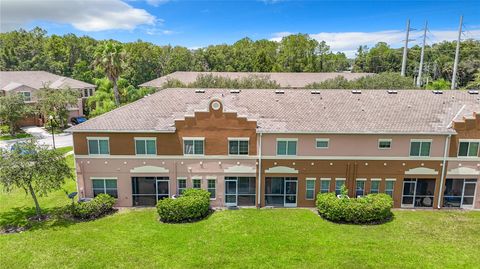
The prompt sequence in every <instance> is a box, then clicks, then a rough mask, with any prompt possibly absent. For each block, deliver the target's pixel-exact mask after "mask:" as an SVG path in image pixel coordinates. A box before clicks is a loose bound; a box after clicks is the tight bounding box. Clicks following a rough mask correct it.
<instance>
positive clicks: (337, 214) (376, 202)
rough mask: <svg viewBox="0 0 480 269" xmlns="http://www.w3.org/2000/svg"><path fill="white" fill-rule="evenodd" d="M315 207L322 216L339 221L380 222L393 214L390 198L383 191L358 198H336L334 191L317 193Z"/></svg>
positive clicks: (357, 222)
mask: <svg viewBox="0 0 480 269" xmlns="http://www.w3.org/2000/svg"><path fill="white" fill-rule="evenodd" d="M316 204H317V209H318V213H319V214H320V216H322V217H323V218H325V219H327V220H330V221H333V222H340V223H356V224H366V223H382V222H385V221H388V220H389V219H391V217H392V216H393V214H392V212H391V208H392V206H393V200H392V198H391V197H390V196H389V195H387V194H383V193H379V194H369V195H367V196H364V197H360V198H348V197H342V198H337V196H336V195H335V193H324V194H319V195H318V197H317V203H316Z"/></svg>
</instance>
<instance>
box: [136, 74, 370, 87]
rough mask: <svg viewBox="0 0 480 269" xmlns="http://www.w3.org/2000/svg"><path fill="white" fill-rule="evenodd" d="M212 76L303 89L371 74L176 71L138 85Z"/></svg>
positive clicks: (158, 85) (187, 82)
mask: <svg viewBox="0 0 480 269" xmlns="http://www.w3.org/2000/svg"><path fill="white" fill-rule="evenodd" d="M207 74H212V75H214V76H221V77H226V78H230V79H241V78H247V77H249V76H261V77H269V78H270V80H272V81H276V82H277V83H278V84H280V87H281V88H305V86H307V85H308V84H311V83H314V82H322V81H325V80H327V79H333V78H335V77H337V76H342V77H344V78H346V79H347V80H353V79H357V78H360V77H364V76H371V75H373V73H261V72H183V71H177V72H174V73H172V74H169V75H166V76H163V77H159V78H157V79H154V80H151V81H148V82H145V83H143V84H140V86H141V87H155V88H161V87H162V86H163V84H164V83H166V82H167V81H168V80H171V79H177V80H179V81H181V82H183V83H184V84H190V83H192V82H195V80H196V79H197V77H198V76H199V75H207Z"/></svg>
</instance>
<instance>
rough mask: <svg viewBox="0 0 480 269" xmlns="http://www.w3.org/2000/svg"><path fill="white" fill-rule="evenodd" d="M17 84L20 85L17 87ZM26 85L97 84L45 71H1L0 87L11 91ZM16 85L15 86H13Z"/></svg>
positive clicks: (89, 85) (86, 86) (80, 87)
mask: <svg viewBox="0 0 480 269" xmlns="http://www.w3.org/2000/svg"><path fill="white" fill-rule="evenodd" d="M15 85H18V86H16V87H15ZM21 85H25V86H28V87H31V88H34V89H41V88H43V87H44V86H45V85H48V87H50V88H52V89H64V88H72V89H83V88H95V87H96V86H95V85H93V84H90V83H86V82H83V81H80V80H76V79H72V78H67V77H62V76H59V75H55V74H52V73H49V72H45V71H0V89H1V90H4V91H9V90H13V89H16V88H18V87H19V86H21ZM13 87H14V88H13Z"/></svg>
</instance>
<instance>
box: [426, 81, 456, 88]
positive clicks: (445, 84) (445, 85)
mask: <svg viewBox="0 0 480 269" xmlns="http://www.w3.org/2000/svg"><path fill="white" fill-rule="evenodd" d="M450 85H451V83H450V82H448V81H446V80H444V79H439V80H435V81H432V82H430V83H428V84H427V86H426V89H427V90H449V89H450Z"/></svg>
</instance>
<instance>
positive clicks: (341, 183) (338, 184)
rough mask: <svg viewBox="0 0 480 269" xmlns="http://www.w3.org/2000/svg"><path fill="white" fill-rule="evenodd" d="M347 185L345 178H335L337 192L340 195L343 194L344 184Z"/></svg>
mask: <svg viewBox="0 0 480 269" xmlns="http://www.w3.org/2000/svg"><path fill="white" fill-rule="evenodd" d="M344 185H345V179H340V178H337V179H335V194H336V195H340V194H342V186H344Z"/></svg>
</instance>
